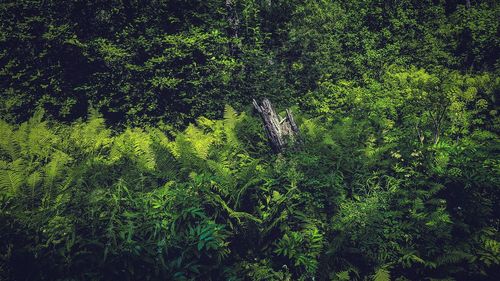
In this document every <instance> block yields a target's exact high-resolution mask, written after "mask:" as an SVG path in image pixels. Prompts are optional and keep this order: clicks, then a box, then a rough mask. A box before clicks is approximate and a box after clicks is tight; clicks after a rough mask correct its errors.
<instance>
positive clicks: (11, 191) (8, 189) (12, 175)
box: [0, 169, 24, 196]
mask: <svg viewBox="0 0 500 281" xmlns="http://www.w3.org/2000/svg"><path fill="white" fill-rule="evenodd" d="M23 182H24V173H23V172H22V171H19V170H13V169H1V170H0V191H1V192H2V193H6V194H8V195H9V196H13V195H15V194H16V193H17V190H18V189H19V187H20V186H21V185H22V184H23Z"/></svg>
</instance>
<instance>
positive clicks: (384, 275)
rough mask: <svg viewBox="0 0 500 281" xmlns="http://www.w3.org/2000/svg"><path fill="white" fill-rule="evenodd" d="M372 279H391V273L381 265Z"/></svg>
mask: <svg viewBox="0 0 500 281" xmlns="http://www.w3.org/2000/svg"><path fill="white" fill-rule="evenodd" d="M373 281H391V275H390V272H389V270H388V269H387V268H385V267H381V268H379V269H378V270H377V271H376V272H375V275H374V276H373Z"/></svg>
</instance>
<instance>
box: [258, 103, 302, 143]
mask: <svg viewBox="0 0 500 281" xmlns="http://www.w3.org/2000/svg"><path fill="white" fill-rule="evenodd" d="M253 106H254V107H255V109H256V110H257V112H258V113H259V114H260V116H261V118H262V121H263V122H264V129H265V131H266V136H267V139H268V140H269V144H270V145H271V148H272V149H273V150H274V151H275V152H277V153H279V152H281V151H283V148H285V147H286V146H287V145H288V144H290V143H293V142H295V141H296V140H297V138H298V134H299V128H298V127H297V124H296V123H295V120H294V119H293V115H292V111H291V110H290V109H287V110H286V116H285V117H284V118H281V117H280V116H279V115H278V114H277V113H276V111H275V110H274V108H273V106H272V104H271V102H270V101H269V100H268V99H267V98H265V99H264V100H263V101H262V104H260V105H259V104H258V103H257V101H256V100H253Z"/></svg>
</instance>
